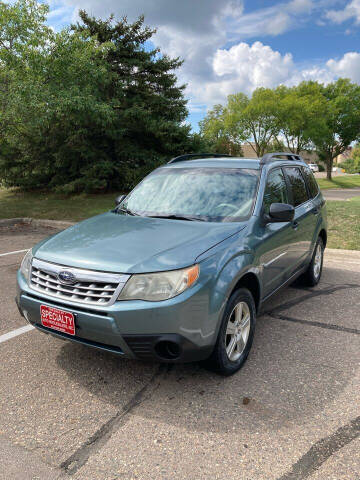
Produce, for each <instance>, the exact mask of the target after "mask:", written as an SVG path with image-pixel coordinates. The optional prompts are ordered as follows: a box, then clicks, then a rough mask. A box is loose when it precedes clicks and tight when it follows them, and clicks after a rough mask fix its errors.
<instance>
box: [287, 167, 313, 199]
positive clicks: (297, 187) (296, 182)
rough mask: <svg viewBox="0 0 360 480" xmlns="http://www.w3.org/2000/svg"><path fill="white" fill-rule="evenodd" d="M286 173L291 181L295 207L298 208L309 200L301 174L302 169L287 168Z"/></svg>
mask: <svg viewBox="0 0 360 480" xmlns="http://www.w3.org/2000/svg"><path fill="white" fill-rule="evenodd" d="M285 171H286V173H287V176H288V178H289V181H290V185H291V190H292V194H293V205H294V207H297V206H298V205H301V204H302V203H304V202H306V201H307V200H308V199H309V198H308V194H307V190H306V185H305V180H304V177H303V176H302V174H301V171H300V168H297V167H286V168H285Z"/></svg>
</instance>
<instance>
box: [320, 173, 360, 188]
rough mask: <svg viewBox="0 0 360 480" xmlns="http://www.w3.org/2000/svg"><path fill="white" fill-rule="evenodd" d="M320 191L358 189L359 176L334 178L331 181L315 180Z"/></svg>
mask: <svg viewBox="0 0 360 480" xmlns="http://www.w3.org/2000/svg"><path fill="white" fill-rule="evenodd" d="M316 180H317V182H318V184H319V186H320V188H321V189H322V190H324V189H326V188H354V187H360V175H350V176H345V175H344V176H341V177H334V178H333V179H332V180H327V179H326V178H317V179H316Z"/></svg>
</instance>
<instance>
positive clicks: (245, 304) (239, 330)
mask: <svg viewBox="0 0 360 480" xmlns="http://www.w3.org/2000/svg"><path fill="white" fill-rule="evenodd" d="M255 321H256V310H255V303H254V299H253V297H252V295H251V293H250V292H249V290H247V289H246V288H240V289H239V290H236V291H235V292H234V293H233V294H232V295H231V297H230V299H229V301H228V303H227V306H226V309H225V312H224V315H223V319H222V322H221V326H220V331H219V335H218V338H217V342H216V345H215V348H214V351H213V353H212V354H211V356H210V358H209V359H208V360H207V361H206V365H207V367H208V368H210V369H211V370H214V371H216V372H218V373H220V374H222V375H232V374H233V373H235V372H237V371H238V370H239V369H240V368H241V367H242V366H243V364H244V363H245V361H246V359H247V357H248V355H249V352H250V349H251V345H252V341H253V337H254V331H255Z"/></svg>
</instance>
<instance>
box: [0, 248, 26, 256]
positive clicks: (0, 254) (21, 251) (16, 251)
mask: <svg viewBox="0 0 360 480" xmlns="http://www.w3.org/2000/svg"><path fill="white" fill-rule="evenodd" d="M28 250H29V249H28V248H26V249H25V250H15V251H14V252H7V253H0V257H5V255H14V254H15V253H23V252H27V251H28Z"/></svg>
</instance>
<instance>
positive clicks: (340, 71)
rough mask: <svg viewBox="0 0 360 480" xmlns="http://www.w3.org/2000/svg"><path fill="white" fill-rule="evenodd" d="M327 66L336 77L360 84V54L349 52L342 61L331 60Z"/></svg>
mask: <svg viewBox="0 0 360 480" xmlns="http://www.w3.org/2000/svg"><path fill="white" fill-rule="evenodd" d="M326 66H327V68H328V69H329V71H330V72H333V73H334V74H335V75H336V76H338V77H345V78H350V79H351V80H352V81H354V82H358V83H360V53H358V52H348V53H346V54H345V55H344V56H343V57H342V58H341V59H340V60H334V59H331V60H329V61H328V62H326Z"/></svg>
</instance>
